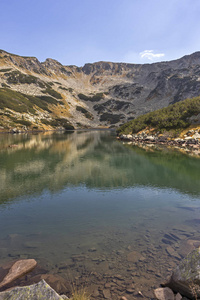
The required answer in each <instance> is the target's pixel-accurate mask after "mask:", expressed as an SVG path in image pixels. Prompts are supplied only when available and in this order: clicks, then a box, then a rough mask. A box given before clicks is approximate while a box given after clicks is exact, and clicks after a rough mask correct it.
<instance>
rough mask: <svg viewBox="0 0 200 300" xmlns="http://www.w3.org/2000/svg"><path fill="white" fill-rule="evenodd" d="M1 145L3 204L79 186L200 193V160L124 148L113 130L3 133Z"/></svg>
mask: <svg viewBox="0 0 200 300" xmlns="http://www.w3.org/2000/svg"><path fill="white" fill-rule="evenodd" d="M0 149H1V150H0V199H1V202H5V201H7V200H8V199H11V198H13V197H17V196H22V195H27V194H37V193H41V192H42V191H43V190H44V189H48V190H50V191H59V190H62V189H63V188H65V187H66V186H80V185H84V186H86V187H88V188H99V189H114V188H116V189H119V188H120V189H121V188H127V187H134V186H149V187H151V186H154V187H159V188H160V187H161V188H172V189H177V190H179V191H181V192H182V193H188V194H192V195H199V194H200V185H199V169H200V160H199V159H195V158H192V157H188V156H185V155H183V154H180V153H176V152H169V151H168V152H166V151H165V152H161V151H154V152H148V151H145V150H144V149H140V148H137V147H133V146H128V145H127V146H124V145H123V144H122V143H121V142H118V141H116V139H115V135H114V133H111V132H108V131H107V132H106V131H84V132H74V133H70V134H64V133H60V134H58V133H53V134H50V133H46V134H37V135H1V136H0Z"/></svg>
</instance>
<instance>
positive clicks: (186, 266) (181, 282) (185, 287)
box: [165, 248, 200, 299]
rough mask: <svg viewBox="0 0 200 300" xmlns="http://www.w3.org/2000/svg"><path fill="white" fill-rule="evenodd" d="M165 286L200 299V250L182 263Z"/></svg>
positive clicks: (196, 250) (190, 254) (189, 255)
mask: <svg viewBox="0 0 200 300" xmlns="http://www.w3.org/2000/svg"><path fill="white" fill-rule="evenodd" d="M165 286H167V287H170V288H171V289H172V290H173V291H174V292H179V293H180V294H181V295H183V296H186V297H189V298H192V299H196V298H199V297H200V248H197V249H195V250H193V251H192V252H191V253H189V254H188V256H187V257H186V258H185V259H183V260H182V261H181V262H180V264H179V265H178V267H177V268H176V269H175V271H174V272H173V274H172V276H171V278H170V280H169V282H168V283H166V284H165Z"/></svg>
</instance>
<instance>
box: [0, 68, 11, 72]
mask: <svg viewBox="0 0 200 300" xmlns="http://www.w3.org/2000/svg"><path fill="white" fill-rule="evenodd" d="M10 70H12V68H8V69H0V72H9V71H10Z"/></svg>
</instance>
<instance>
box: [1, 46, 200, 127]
mask: <svg viewBox="0 0 200 300" xmlns="http://www.w3.org/2000/svg"><path fill="white" fill-rule="evenodd" d="M0 87H1V88H2V89H3V88H4V89H5V88H6V89H9V90H10V89H11V90H13V91H17V92H19V93H22V94H23V95H29V96H30V95H31V96H34V97H36V100H34V99H30V98H28V99H27V98H26V99H25V100H23V101H25V102H26V105H27V101H28V103H29V104H28V106H29V108H31V109H32V110H31V109H28V110H27V111H22V112H18V111H16V109H15V108H14V105H12V107H10V106H9V103H7V102H5V103H4V104H3V105H1V107H0V109H1V111H2V112H5V110H6V109H7V111H8V113H9V114H11V116H12V119H10V116H9V114H7V115H3V121H4V122H3V121H2V122H1V124H0V126H1V127H2V128H5V127H6V126H7V127H8V129H9V128H11V127H13V126H14V125H13V122H14V124H15V123H16V120H13V116H14V117H15V119H17V120H18V121H17V122H18V123H17V124H18V126H19V124H20V123H19V120H21V119H20V118H21V114H23V120H26V121H29V122H31V124H32V126H34V127H37V128H39V129H52V127H53V128H55V127H56V128H58V127H63V126H64V124H63V122H61V121H59V120H60V119H67V120H68V121H69V122H70V123H71V124H73V126H75V127H76V128H78V127H98V126H108V127H110V126H117V125H119V124H121V123H124V122H126V121H128V120H130V119H133V118H134V117H137V116H138V115H141V114H144V113H147V112H149V111H153V110H156V109H159V108H163V107H166V106H168V105H169V104H170V103H175V102H178V101H182V100H184V99H186V98H191V97H195V96H198V95H199V90H200V52H196V53H194V54H191V55H187V56H184V57H182V58H180V59H177V60H174V61H168V62H160V63H153V64H143V65H139V64H128V63H112V62H97V63H93V64H86V65H84V66H83V67H76V66H63V65H62V64H61V63H59V62H58V61H56V60H54V59H51V58H48V59H46V60H45V62H39V61H38V59H37V58H35V57H21V56H17V55H14V54H10V53H7V52H5V51H2V50H1V51H0ZM0 92H2V91H1V89H0ZM0 96H1V95H0ZM18 96H19V95H18ZM44 96H46V97H47V98H44ZM14 98H15V97H14ZM52 99H53V100H52ZM31 101H32V102H31ZM33 102H34V105H33ZM30 103H31V104H30ZM33 109H34V111H33ZM24 110H25V109H24ZM52 121H56V122H52ZM23 123H24V122H21V125H23ZM24 124H25V126H28V125H27V124H26V123H24ZM30 126H31V125H30Z"/></svg>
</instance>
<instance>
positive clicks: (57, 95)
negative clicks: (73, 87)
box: [42, 87, 62, 99]
mask: <svg viewBox="0 0 200 300" xmlns="http://www.w3.org/2000/svg"><path fill="white" fill-rule="evenodd" d="M42 93H44V94H49V95H51V96H52V97H54V98H56V99H62V96H61V94H60V93H58V92H56V91H55V90H53V89H52V88H51V87H47V88H46V90H44V91H42Z"/></svg>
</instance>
